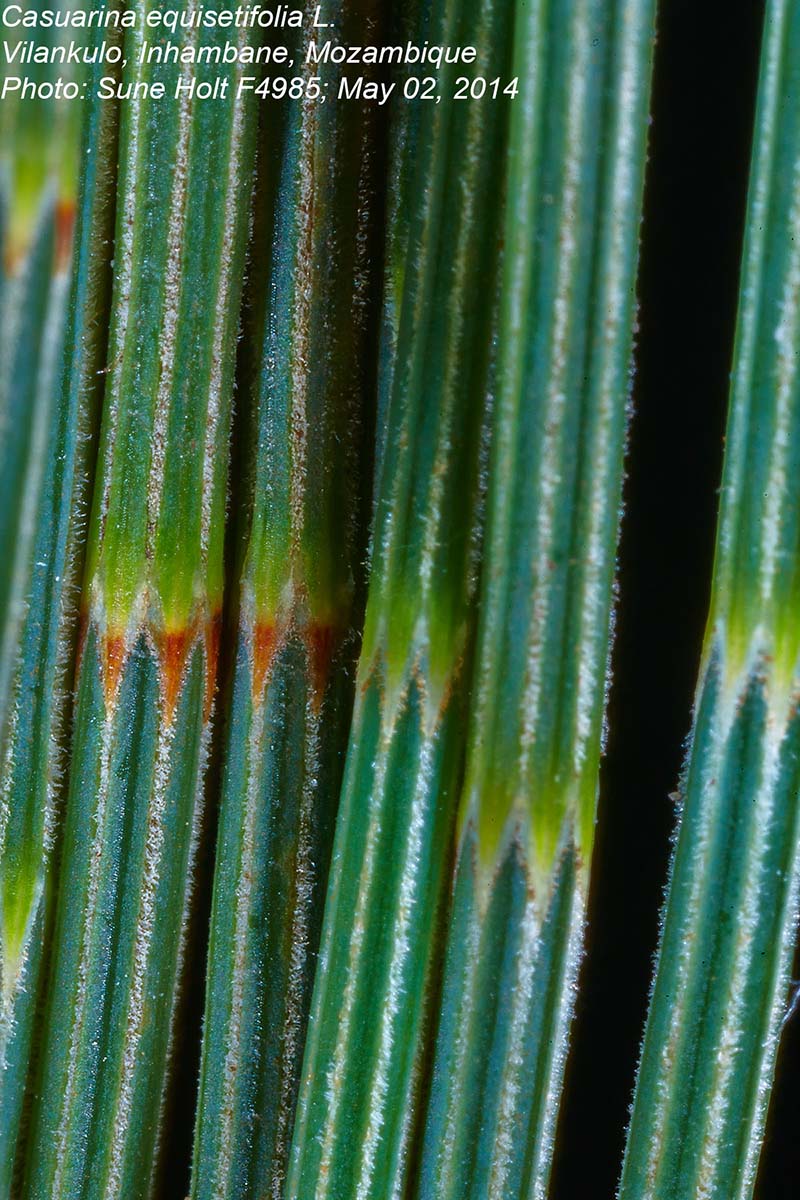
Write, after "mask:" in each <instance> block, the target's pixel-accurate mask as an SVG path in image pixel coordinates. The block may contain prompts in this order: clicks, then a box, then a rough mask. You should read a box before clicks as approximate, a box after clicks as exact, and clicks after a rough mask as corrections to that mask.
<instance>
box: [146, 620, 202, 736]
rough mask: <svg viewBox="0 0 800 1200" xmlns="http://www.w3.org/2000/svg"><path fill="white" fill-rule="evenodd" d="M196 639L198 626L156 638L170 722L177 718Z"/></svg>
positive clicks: (166, 632) (167, 715)
mask: <svg viewBox="0 0 800 1200" xmlns="http://www.w3.org/2000/svg"><path fill="white" fill-rule="evenodd" d="M196 638H197V626H196V625H190V626H189V627H188V628H185V629H172V630H166V631H164V632H163V633H160V634H158V636H157V638H156V643H157V645H158V654H159V658H160V659H161V682H162V694H163V697H164V716H165V717H166V719H167V721H170V722H171V721H172V720H173V719H174V717H175V709H176V707H177V704H178V699H179V697H180V694H181V688H182V686H183V681H184V678H185V676H186V663H187V660H188V658H189V652H190V650H191V649H192V646H193V645H194V643H195V641H196Z"/></svg>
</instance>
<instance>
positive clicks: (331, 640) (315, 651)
mask: <svg viewBox="0 0 800 1200" xmlns="http://www.w3.org/2000/svg"><path fill="white" fill-rule="evenodd" d="M305 641H306V648H307V650H308V658H309V665H310V667H311V703H312V704H313V706H314V708H315V709H316V710H317V711H319V709H320V708H321V707H322V700H323V697H324V695H325V690H326V688H327V686H328V680H329V679H330V674H331V664H332V662H333V656H334V654H335V653H336V650H337V648H338V645H339V641H340V634H339V631H338V629H336V628H335V627H334V626H333V625H309V627H308V629H307V630H306V634H305Z"/></svg>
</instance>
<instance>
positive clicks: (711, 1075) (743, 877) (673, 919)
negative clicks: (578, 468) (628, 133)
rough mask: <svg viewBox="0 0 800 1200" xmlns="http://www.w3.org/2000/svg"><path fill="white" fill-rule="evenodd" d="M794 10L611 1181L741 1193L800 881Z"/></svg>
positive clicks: (774, 18) (772, 35)
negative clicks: (701, 638) (643, 1007)
mask: <svg viewBox="0 0 800 1200" xmlns="http://www.w3.org/2000/svg"><path fill="white" fill-rule="evenodd" d="M798 87H800V9H799V8H798V6H797V5H796V4H793V3H791V2H789V0H770V3H768V5H767V7H766V16H765V26H764V41H763V47H762V60H761V78H760V85H759V98H758V108H757V114H756V125H755V133H754V138H753V160H752V167H751V179H750V194H749V204H748V214H747V221H746V234H745V247H744V255H743V261H742V282H741V293H740V304H739V317H738V328H737V338H736V346H735V352H734V365H733V373H732V388H731V400H730V411H729V417H728V431H727V438H726V451H725V464H724V471H723V480H722V491H721V502H720V514H719V524H718V533H717V550H716V560H715V565H714V578H713V585H712V599H711V608H710V613H709V618H708V625H707V631H706V641H705V647H704V653H703V658H702V662H701V667H700V677H699V681H698V687H697V696H696V701H695V713H694V723H693V730H692V736H691V742H690V748H689V754H688V761H687V764H686V767H685V771H684V775H683V778H682V781H681V798H682V805H681V817H680V826H679V830H678V835H677V842H676V847H675V853H674V858H673V862H672V868H671V873H670V881H669V885H668V891H667V899H666V905H665V910H664V915H663V927H662V933H661V945H660V949H659V952H658V958H657V964H656V974H655V981H654V986H653V992H652V997H651V1002H650V1012H649V1015H648V1020H647V1026H646V1030H645V1038H644V1044H643V1048H642V1056H641V1062H640V1065H639V1071H638V1079H637V1083H636V1091H635V1096H634V1103H633V1109H632V1116H631V1123H630V1128H629V1131H628V1140H627V1147H626V1151H625V1161H624V1165H623V1170H622V1179H621V1183H620V1191H619V1196H620V1200H683V1198H684V1197H686V1196H703V1197H705V1198H706V1200H749V1198H750V1197H751V1196H752V1195H753V1190H754V1187H755V1177H756V1170H757V1167H758V1160H759V1155H760V1151H761V1146H762V1143H763V1137H764V1125H765V1119H766V1110H767V1104H768V1101H769V1095H770V1090H771V1086H772V1080H773V1075H774V1071H775V1061H776V1055H777V1051H778V1046H779V1041H780V1036H781V1029H782V1025H783V1019H784V1015H785V1013H786V1010H787V1005H788V998H787V997H788V985H789V974H790V971H791V964H792V953H793V949H794V944H795V937H796V931H797V920H798V893H799V891H800V775H799V774H798V751H799V750H800V717H799V716H798V696H800V676H799V675H798V671H799V669H800V636H799V635H798V630H799V629H800V624H798V616H797V614H798V600H799V599H800V596H799V595H798V580H800V571H798V564H799V563H800V494H799V493H798V483H797V481H798V468H799V467H800V377H799V374H798V367H799V364H800V359H798V352H797V351H798V345H799V344H800V300H799V299H798V297H800V109H798V105H797V103H796V97H797V91H798Z"/></svg>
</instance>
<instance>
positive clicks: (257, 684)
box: [252, 621, 278, 701]
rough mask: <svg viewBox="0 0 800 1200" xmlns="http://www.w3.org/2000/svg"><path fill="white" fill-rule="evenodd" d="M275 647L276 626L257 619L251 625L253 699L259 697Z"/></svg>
mask: <svg viewBox="0 0 800 1200" xmlns="http://www.w3.org/2000/svg"><path fill="white" fill-rule="evenodd" d="M277 648H278V630H277V627H276V626H275V625H274V624H273V623H272V622H266V621H257V622H256V624H255V626H254V627H253V638H252V651H253V700H254V701H258V700H259V699H260V698H261V695H262V693H263V691H264V684H265V683H266V679H267V675H268V674H269V670H270V667H271V666H272V660H273V658H274V657H275V651H276V650H277Z"/></svg>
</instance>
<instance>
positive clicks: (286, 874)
mask: <svg viewBox="0 0 800 1200" xmlns="http://www.w3.org/2000/svg"><path fill="white" fill-rule="evenodd" d="M326 7H327V6H323V12H324V13H325V8H326ZM315 9H316V3H315V4H314V5H313V6H311V8H310V10H309V12H308V13H307V14H306V16H307V24H306V32H305V33H304V35H303V39H302V42H301V44H300V45H299V46H298V48H297V54H298V57H300V56H302V58H303V59H304V58H305V47H306V45H307V43H308V40H309V38H311V37H314V33H313V29H312V27H311V19H312V14H313V11H314V10H315ZM378 10H379V5H378V4H377V3H376V2H375V0H359V2H358V3H356V4H351V5H349V6H348V11H347V16H346V18H340V19H339V20H338V21H337V22H336V25H337V29H336V37H337V38H339V39H341V40H342V41H343V42H344V43H345V44H347V43H348V42H353V41H360V40H362V39H364V37H365V30H366V31H367V36H368V37H370V38H373V37H374V38H375V40H376V41H377V40H379V37H380V31H379V29H378V27H377V26H378ZM334 15H335V6H333V5H331V6H330V11H328V12H327V13H325V16H326V18H327V19H331V20H332V19H333V17H334ZM319 73H320V68H319V67H315V66H309V67H307V68H306V75H307V76H312V75H319ZM339 78H340V72H339V70H338V69H335V68H326V69H324V71H323V72H322V83H323V87H326V88H327V92H328V96H329V103H326V104H322V103H320V102H318V101H315V100H310V101H293V102H292V103H291V104H290V107H289V113H288V122H287V126H286V128H285V130H284V131H283V136H282V138H281V139H273V140H279V142H280V144H279V145H278V147H277V152H273V154H272V155H271V156H270V157H271V159H272V161H269V160H268V161H267V165H266V171H267V172H274V173H275V174H276V176H277V180H276V182H277V203H276V205H275V209H276V227H275V230H274V233H273V234H272V236H273V238H274V244H273V246H272V249H271V255H269V254H264V251H263V248H262V246H261V245H258V244H257V245H255V246H254V247H253V251H252V261H251V281H252V284H253V286H254V288H257V289H258V290H259V291H260V292H261V293H263V294H264V295H266V296H269V304H268V306H267V308H266V313H265V319H264V322H263V329H262V333H261V337H262V342H261V353H260V362H259V366H258V373H257V378H256V382H255V393H256V394H255V398H254V399H255V405H254V407H255V413H254V418H255V419H254V422H253V428H252V432H251V436H250V438H249V442H250V444H251V445H252V446H253V447H254V458H255V463H254V468H253V472H252V474H253V479H252V486H251V487H250V488H249V489H248V490H247V492H246V493H245V495H244V496H243V497H242V502H243V505H244V508H245V510H246V511H247V512H248V513H249V514H250V516H249V528H248V530H247V534H246V536H245V538H244V554H243V566H242V572H241V576H240V581H239V588H240V597H239V616H238V630H237V634H236V667H235V677H234V682H233V700H232V709H231V715H230V720H229V726H228V734H227V750H226V762H225V767H224V774H223V786H222V803H221V814H220V832H219V840H218V846H217V858H216V864H215V881H214V900H213V911H212V921H211V939H210V952H209V967H208V993H207V1003H206V1014H205V1022H204V1036H203V1056H202V1066H201V1080H200V1097H199V1105H198V1120H197V1127H196V1135H195V1152H194V1170H193V1180H192V1196H193V1197H195V1198H197V1200H223V1198H232V1197H236V1198H237V1200H238V1198H241V1200H245V1198H247V1197H253V1198H255V1197H266V1196H269V1197H275V1198H280V1197H282V1196H283V1186H284V1179H285V1175H286V1167H287V1159H288V1152H289V1144H290V1140H291V1133H292V1126H293V1123H294V1113H295V1105H296V1099H297V1087H298V1081H299V1075H300V1066H301V1061H302V1054H303V1047H304V1042H305V1030H306V1022H307V1018H308V1008H309V1004H310V1000H311V985H312V982H313V974H314V966H315V962H316V954H317V948H318V944H319V936H320V927H321V922H322V904H323V901H324V896H325V886H326V883H327V875H328V864H329V860H330V853H331V842H332V836H333V826H334V818H335V814H336V806H337V803H338V798H339V791H340V787H341V778H342V769H343V758H344V750H345V747H346V743H347V731H348V726H349V721H350V715H351V712H352V703H353V676H354V673H355V655H356V650H357V644H358V629H359V625H360V615H361V612H362V611H363V590H364V588H363V578H362V576H363V567H362V563H363V560H364V555H365V545H366V536H365V528H366V523H367V516H368V513H367V505H366V494H367V490H368V489H367V479H366V475H367V472H368V468H369V465H370V454H369V449H368V447H369V442H370V438H371V436H372V431H373V425H374V414H373V413H372V412H371V411H370V409H371V407H372V404H371V402H372V401H373V392H374V386H375V383H374V374H375V366H376V364H375V362H374V352H373V349H372V346H373V342H374V337H375V330H374V325H375V318H374V315H373V314H374V313H375V312H376V311H377V308H378V306H377V304H376V294H377V287H376V273H377V272H376V264H378V263H379V262H380V253H379V250H380V247H379V246H378V245H377V244H376V216H377V215H378V212H377V187H376V182H377V181H376V167H377V165H378V155H377V147H376V144H375V140H376V132H377V130H376V124H377V121H378V119H379V118H378V116H377V114H376V112H375V109H374V108H373V110H372V111H370V110H369V109H368V108H367V107H366V106H361V105H357V104H353V103H348V102H340V101H337V100H336V99H335V95H336V91H337V89H338V81H339ZM270 116H271V113H270ZM334 162H335V164H336V170H335V172H334V171H332V170H331V163H334ZM270 232H271V231H270ZM262 255H263V257H264V258H265V259H267V261H269V271H268V272H266V271H263V269H262V268H260V261H261V258H262Z"/></svg>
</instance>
